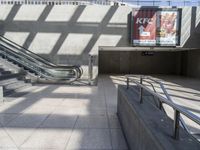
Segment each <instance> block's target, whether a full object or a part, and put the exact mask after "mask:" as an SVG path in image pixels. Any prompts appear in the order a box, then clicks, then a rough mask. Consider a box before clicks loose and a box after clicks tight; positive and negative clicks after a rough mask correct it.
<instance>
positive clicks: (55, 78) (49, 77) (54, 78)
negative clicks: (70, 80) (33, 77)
mask: <svg viewBox="0 0 200 150" xmlns="http://www.w3.org/2000/svg"><path fill="white" fill-rule="evenodd" d="M3 51H4V50H3ZM6 55H7V56H8V55H12V56H13V57H15V55H16V56H18V57H19V58H23V59H20V60H24V61H26V62H28V63H29V65H26V64H24V63H23V65H24V66H26V67H28V68H29V69H31V70H34V71H35V72H37V73H38V74H42V75H43V76H44V77H46V78H48V79H51V80H63V79H61V78H58V77H56V76H52V75H51V76H47V75H46V74H44V73H43V72H41V71H39V70H36V69H34V68H30V65H32V66H35V67H37V68H39V69H42V70H44V71H46V68H45V67H42V66H38V65H36V64H34V63H33V62H32V61H30V60H28V59H26V58H25V57H22V56H21V55H18V54H17V53H16V52H14V51H12V52H11V53H10V54H6ZM10 58H11V57H10ZM11 59H12V58H11ZM14 60H15V61H17V62H18V63H20V62H19V61H18V60H17V59H14ZM52 69H53V68H52ZM73 71H74V70H73ZM47 73H49V72H47ZM74 78H76V77H74Z"/></svg>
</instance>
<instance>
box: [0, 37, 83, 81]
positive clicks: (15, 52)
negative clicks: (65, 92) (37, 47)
mask: <svg viewBox="0 0 200 150" xmlns="http://www.w3.org/2000/svg"><path fill="white" fill-rule="evenodd" d="M0 56H1V57H3V58H6V59H7V60H9V61H11V62H13V63H15V64H18V65H19V66H21V67H23V68H24V69H25V70H28V71H29V72H31V73H34V74H35V75H36V76H37V77H39V78H40V79H41V80H43V81H44V80H45V81H49V82H56V83H71V82H73V81H76V80H78V79H79V78H80V77H81V75H82V70H81V68H80V67H79V66H75V65H74V66H64V65H63V66H61V65H56V64H53V63H51V62H49V61H48V60H46V59H44V58H42V57H41V56H39V55H37V54H35V53H33V52H31V51H29V50H27V49H25V48H24V47H22V46H20V45H18V44H16V43H14V42H13V41H11V40H9V39H7V38H5V37H3V36H0Z"/></svg>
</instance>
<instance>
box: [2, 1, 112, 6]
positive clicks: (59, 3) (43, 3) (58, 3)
mask: <svg viewBox="0 0 200 150" xmlns="http://www.w3.org/2000/svg"><path fill="white" fill-rule="evenodd" d="M0 4H25V5H94V4H96V5H111V2H110V1H107V0H105V1H103V0H0Z"/></svg>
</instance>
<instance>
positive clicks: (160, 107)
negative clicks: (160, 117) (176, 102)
mask: <svg viewBox="0 0 200 150" xmlns="http://www.w3.org/2000/svg"><path fill="white" fill-rule="evenodd" d="M158 101H159V102H158V103H159V106H158V107H159V109H160V110H161V109H162V102H161V101H160V100H158Z"/></svg>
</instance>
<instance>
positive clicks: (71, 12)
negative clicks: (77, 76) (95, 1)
mask: <svg viewBox="0 0 200 150" xmlns="http://www.w3.org/2000/svg"><path fill="white" fill-rule="evenodd" d="M130 10H131V8H129V7H118V6H95V5H92V6H81V5H80V6H74V5H54V6H53V5H2V6H1V9H0V12H1V15H0V26H1V29H0V34H1V35H4V36H5V37H7V38H9V39H10V40H12V41H14V42H16V43H18V44H20V45H22V46H23V47H25V48H27V49H29V50H31V51H33V52H35V53H37V54H39V55H41V56H43V57H45V58H46V59H48V60H50V61H52V62H54V63H56V64H69V65H71V64H75V65H83V66H87V64H88V54H93V55H98V47H99V46H127V45H128V40H127V14H128V13H129V12H130ZM97 62H98V61H96V64H95V65H96V66H98V64H97Z"/></svg>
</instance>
